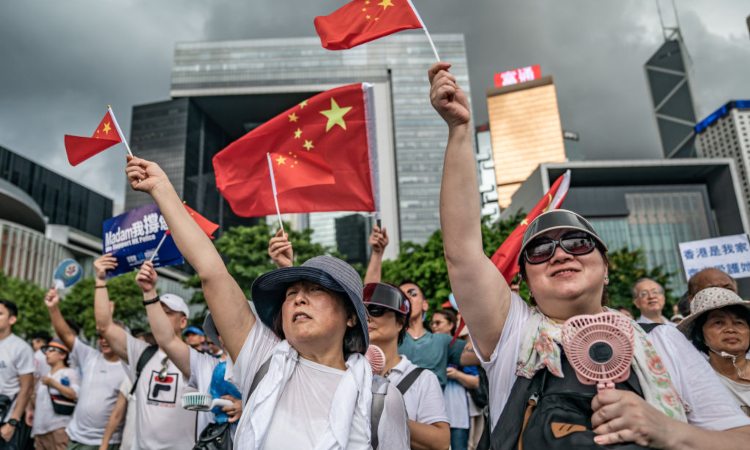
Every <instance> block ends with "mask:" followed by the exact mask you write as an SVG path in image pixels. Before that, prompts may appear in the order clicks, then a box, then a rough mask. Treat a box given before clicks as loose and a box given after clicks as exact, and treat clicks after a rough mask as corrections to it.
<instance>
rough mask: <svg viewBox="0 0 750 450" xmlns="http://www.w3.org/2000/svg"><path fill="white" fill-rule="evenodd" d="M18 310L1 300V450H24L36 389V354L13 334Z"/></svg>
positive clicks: (11, 303)
mask: <svg viewBox="0 0 750 450" xmlns="http://www.w3.org/2000/svg"><path fill="white" fill-rule="evenodd" d="M17 319H18V307H17V306H16V304H15V303H13V302H11V301H9V300H1V299H0V398H1V399H3V400H1V401H0V402H1V403H0V450H4V449H6V448H11V449H15V448H16V447H13V446H11V445H13V444H15V445H16V446H17V447H18V448H23V446H24V445H25V444H26V443H25V442H21V439H22V438H23V435H24V434H25V431H26V430H25V426H26V424H25V423H24V422H23V413H24V410H25V409H26V404H27V403H28V401H29V399H30V398H31V390H32V388H33V386H34V352H33V351H32V350H31V346H29V344H27V343H26V341H24V340H23V339H21V338H19V337H18V336H16V335H15V334H13V324H15V323H16V320H17Z"/></svg>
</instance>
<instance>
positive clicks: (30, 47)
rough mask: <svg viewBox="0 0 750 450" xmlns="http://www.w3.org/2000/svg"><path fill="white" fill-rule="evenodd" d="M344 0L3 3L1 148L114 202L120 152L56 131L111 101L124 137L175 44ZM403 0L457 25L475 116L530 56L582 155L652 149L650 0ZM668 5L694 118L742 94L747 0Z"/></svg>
mask: <svg viewBox="0 0 750 450" xmlns="http://www.w3.org/2000/svg"><path fill="white" fill-rule="evenodd" d="M343 3H344V1H343V0H336V1H332V0H321V1H301V0H283V1H277V2H268V1H263V2H261V1H257V0H252V1H249V0H246V1H237V0H213V1H210V2H205V1H198V0H189V1H188V0H182V1H178V0H159V1H153V0H151V1H148V0H130V1H113V0H110V1H94V0H76V1H65V2H43V1H40V0H25V1H20V0H16V1H4V2H2V3H1V4H0V61H1V62H0V64H1V65H2V69H1V70H0V145H5V146H8V147H10V148H11V149H12V150H15V151H18V152H20V153H23V154H25V155H27V156H28V157H30V158H31V159H33V160H35V161H39V162H41V163H43V164H44V165H46V166H49V167H53V168H55V170H58V171H59V172H61V173H63V174H65V175H66V176H69V177H72V178H75V179H78V180H80V181H81V182H83V183H85V184H87V185H88V186H91V187H94V188H95V189H97V190H100V191H101V192H104V193H106V194H107V195H110V196H112V197H115V200H116V201H118V202H120V201H122V195H123V191H124V176H123V175H122V164H123V162H122V154H123V152H124V150H114V151H112V152H109V153H107V154H105V155H100V156H97V158H95V159H94V160H92V161H90V162H87V163H86V164H85V165H83V166H79V167H78V168H70V167H69V166H68V164H67V162H66V160H65V154H64V150H63V147H62V136H63V135H64V134H65V133H74V134H83V135H85V134H88V133H91V132H92V131H93V128H94V127H95V126H96V124H97V123H98V120H99V119H100V117H101V116H102V115H103V113H104V107H105V105H106V104H107V103H111V104H112V105H113V106H114V108H115V112H116V113H117V116H118V119H119V121H120V124H121V126H122V127H123V128H124V129H125V132H126V134H127V133H128V132H129V130H130V114H131V108H132V105H134V104H141V103H148V102H154V101H159V100H163V99H165V98H167V97H168V95H169V76H170V68H171V63H172V52H173V48H174V43H175V42H178V41H200V40H218V39H255V38H274V37H302V36H314V29H313V25H312V18H313V17H314V16H316V15H320V14H327V13H329V12H331V11H333V10H334V9H336V8H337V7H338V6H340V5H342V4H343ZM414 3H415V4H416V5H417V8H419V10H420V12H421V14H422V16H423V18H424V20H425V22H426V23H427V25H428V26H429V27H430V31H431V32H432V33H464V34H465V36H466V46H467V52H468V58H469V68H470V78H471V83H472V84H471V90H472V97H473V106H474V111H475V115H476V117H475V119H476V122H477V123H481V122H484V121H486V117H487V113H486V103H485V100H484V94H485V91H486V89H487V88H488V87H489V86H490V84H491V81H492V75H493V73H494V72H497V71H500V70H505V69H509V68H514V67H519V66H525V65H529V64H541V65H542V70H543V72H544V73H545V74H550V75H553V76H554V78H555V84H556V87H557V93H558V101H559V107H560V111H561V115H562V121H563V127H564V128H566V129H570V130H574V131H577V132H579V133H580V135H581V141H580V142H579V143H577V144H575V148H574V150H575V151H576V152H578V153H579V154H581V155H583V156H585V157H586V158H587V159H612V158H635V157H657V156H658V155H659V152H660V150H659V144H658V138H657V133H656V127H655V124H654V119H653V114H652V112H651V105H650V101H649V99H648V90H647V87H646V83H645V75H644V72H643V63H644V62H645V61H646V60H647V59H648V57H649V56H650V55H651V54H652V53H653V52H654V51H655V50H656V48H657V47H658V46H659V44H660V42H661V40H662V37H661V30H660V28H659V22H658V17H657V15H656V7H655V6H654V3H653V2H651V1H643V0H621V1H617V2H614V1H597V0H565V1H552V0H548V1H541V0H535V1H529V0H526V1H521V0H514V1H509V0H466V1H447V0H414ZM662 3H664V4H665V5H664V6H668V2H666V1H663V2H662ZM743 3H744V5H743ZM678 7H679V8H680V19H681V21H682V29H683V34H684V36H685V41H686V43H687V45H688V49H689V51H690V55H691V56H692V60H693V66H692V71H691V74H692V75H693V93H694V96H695V99H696V106H697V109H698V114H699V116H701V117H702V116H705V115H706V114H708V113H710V112H711V111H713V110H714V109H716V108H717V107H718V106H720V105H721V104H722V103H723V102H725V101H727V100H729V99H731V98H750V91H749V88H748V83H746V81H745V80H746V79H747V78H748V74H749V73H750V39H748V35H747V30H746V29H745V24H744V17H746V16H747V14H748V13H750V8H748V7H747V6H746V2H744V1H742V0H734V1H728V0H727V1H722V2H705V1H700V0H682V1H678ZM665 10H666V14H665V15H667V16H668V17H667V19H668V22H669V21H670V20H671V19H670V18H671V15H670V14H671V13H670V12H669V11H668V8H665ZM425 101H427V100H426V99H425Z"/></svg>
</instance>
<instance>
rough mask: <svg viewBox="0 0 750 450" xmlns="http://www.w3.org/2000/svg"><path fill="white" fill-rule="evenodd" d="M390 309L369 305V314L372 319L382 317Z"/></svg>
mask: <svg viewBox="0 0 750 450" xmlns="http://www.w3.org/2000/svg"><path fill="white" fill-rule="evenodd" d="M388 311H389V309H388V308H385V307H383V306H378V305H367V313H368V314H369V315H370V316H371V317H381V316H383V314H385V313H386V312H388Z"/></svg>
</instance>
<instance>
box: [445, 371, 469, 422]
mask: <svg viewBox="0 0 750 450" xmlns="http://www.w3.org/2000/svg"><path fill="white" fill-rule="evenodd" d="M443 397H444V398H445V412H446V414H447V415H448V422H449V423H450V425H451V428H464V429H468V428H469V397H468V395H467V393H466V389H465V388H464V387H463V385H462V384H461V383H459V382H458V381H456V380H450V379H449V380H448V383H447V384H446V385H445V390H444V391H443Z"/></svg>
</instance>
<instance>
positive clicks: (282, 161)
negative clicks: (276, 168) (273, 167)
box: [276, 156, 286, 166]
mask: <svg viewBox="0 0 750 450" xmlns="http://www.w3.org/2000/svg"><path fill="white" fill-rule="evenodd" d="M276 164H278V165H280V166H283V165H284V164H286V158H284V157H283V156H279V157H278V158H276Z"/></svg>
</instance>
